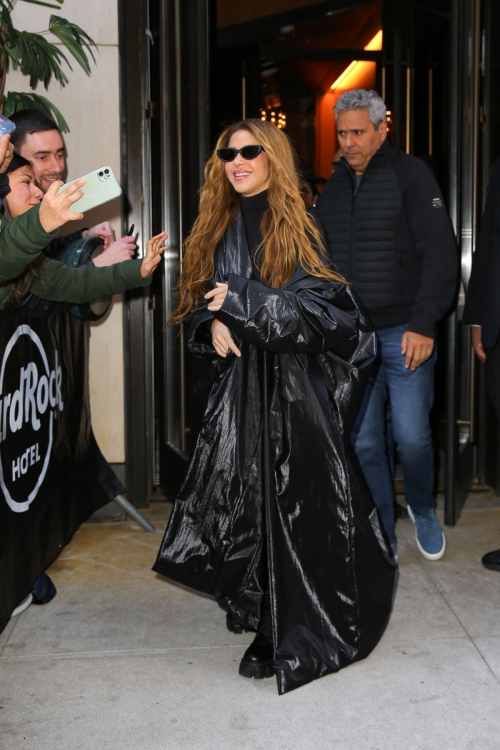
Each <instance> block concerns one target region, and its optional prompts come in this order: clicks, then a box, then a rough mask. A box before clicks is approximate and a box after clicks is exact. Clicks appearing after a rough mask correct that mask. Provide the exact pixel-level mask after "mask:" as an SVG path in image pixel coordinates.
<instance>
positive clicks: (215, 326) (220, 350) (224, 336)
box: [209, 284, 241, 357]
mask: <svg viewBox="0 0 500 750" xmlns="http://www.w3.org/2000/svg"><path fill="white" fill-rule="evenodd" d="M224 286H226V291H227V285H226V284H225V285H224ZM209 294H210V292H209ZM221 304H222V303H221ZM209 309H210V308H209ZM212 344H213V345H214V349H215V351H216V352H217V354H218V355H219V357H227V355H228V354H229V350H231V351H232V352H234V353H235V354H236V356H237V357H241V352H240V350H239V349H238V347H237V346H236V344H235V343H234V341H233V338H232V336H231V331H230V330H229V328H228V327H227V326H225V325H224V323H221V322H220V320H214V322H213V323H212Z"/></svg>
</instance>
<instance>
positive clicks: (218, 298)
mask: <svg viewBox="0 0 500 750" xmlns="http://www.w3.org/2000/svg"><path fill="white" fill-rule="evenodd" d="M226 296H227V284H221V283H220V281H217V282H216V284H215V288H214V289H211V290H210V291H209V292H207V293H206V294H205V299H208V300H210V302H209V303H208V309H209V310H210V312H217V310H220V309H221V307H222V305H223V304H224V300H225V299H226Z"/></svg>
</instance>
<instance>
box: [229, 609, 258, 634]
mask: <svg viewBox="0 0 500 750" xmlns="http://www.w3.org/2000/svg"><path fill="white" fill-rule="evenodd" d="M226 626H227V629H228V630H229V632H230V633H237V635H240V634H241V633H250V632H251V630H250V628H247V627H245V626H244V625H242V624H241V622H238V620H237V619H236V618H235V617H233V615H232V614H231V612H228V613H227V615H226ZM254 633H255V630H254Z"/></svg>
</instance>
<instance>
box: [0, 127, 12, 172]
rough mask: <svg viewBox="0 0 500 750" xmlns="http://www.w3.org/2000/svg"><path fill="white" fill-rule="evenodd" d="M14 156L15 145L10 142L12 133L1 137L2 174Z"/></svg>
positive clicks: (0, 157) (0, 160)
mask: <svg viewBox="0 0 500 750" xmlns="http://www.w3.org/2000/svg"><path fill="white" fill-rule="evenodd" d="M13 156H14V146H13V145H12V143H11V142H10V135H9V134H8V133H7V135H4V136H3V137H2V138H0V174H3V173H4V172H5V170H6V169H7V167H8V166H9V164H10V163H11V161H12V157H13Z"/></svg>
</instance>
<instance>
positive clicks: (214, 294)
mask: <svg viewBox="0 0 500 750" xmlns="http://www.w3.org/2000/svg"><path fill="white" fill-rule="evenodd" d="M226 295H227V284H221V283H220V282H219V281H217V282H216V284H215V288H214V289H211V290H210V291H209V292H207V293H206V294H205V299H209V300H211V302H209V304H208V309H209V310H210V312H217V310H220V309H221V307H222V305H223V304H224V300H225V299H226ZM221 356H222V355H221ZM224 356H225V355H224Z"/></svg>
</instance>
